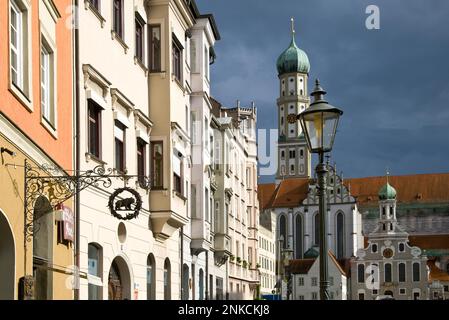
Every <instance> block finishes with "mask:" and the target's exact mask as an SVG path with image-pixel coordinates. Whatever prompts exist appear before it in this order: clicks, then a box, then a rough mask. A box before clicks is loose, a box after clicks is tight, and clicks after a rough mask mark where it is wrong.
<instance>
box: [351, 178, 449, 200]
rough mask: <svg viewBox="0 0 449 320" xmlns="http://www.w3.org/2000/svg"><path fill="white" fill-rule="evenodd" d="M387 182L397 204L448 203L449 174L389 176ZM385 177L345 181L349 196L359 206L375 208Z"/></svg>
mask: <svg viewBox="0 0 449 320" xmlns="http://www.w3.org/2000/svg"><path fill="white" fill-rule="evenodd" d="M388 181H389V183H390V185H391V186H393V187H394V188H395V189H396V191H397V200H398V203H438V202H440V203H441V202H449V173H436V174H415V175H405V176H390V177H389V178H388ZM385 182H386V178H385V177H367V178H354V179H345V181H344V183H345V185H346V186H347V187H349V188H350V192H351V195H352V196H354V197H356V198H357V203H358V204H359V205H361V206H370V205H373V206H377V204H378V201H379V197H378V192H379V190H380V188H381V187H382V186H383V185H385Z"/></svg>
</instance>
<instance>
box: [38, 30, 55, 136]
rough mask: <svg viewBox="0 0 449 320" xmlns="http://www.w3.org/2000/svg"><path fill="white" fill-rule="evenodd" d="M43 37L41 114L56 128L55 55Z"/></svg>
mask: <svg viewBox="0 0 449 320" xmlns="http://www.w3.org/2000/svg"><path fill="white" fill-rule="evenodd" d="M41 37H42V41H41V112H42V117H43V118H44V119H45V121H46V122H47V123H48V124H50V125H51V127H52V128H55V127H56V118H55V99H54V97H55V91H54V83H55V79H54V74H55V71H54V70H55V68H54V53H53V51H52V49H51V48H50V46H49V45H48V43H47V42H46V41H45V39H44V38H43V36H41Z"/></svg>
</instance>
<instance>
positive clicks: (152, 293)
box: [147, 253, 156, 300]
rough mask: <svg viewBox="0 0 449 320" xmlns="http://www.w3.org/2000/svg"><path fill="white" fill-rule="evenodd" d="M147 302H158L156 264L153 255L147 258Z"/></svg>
mask: <svg viewBox="0 0 449 320" xmlns="http://www.w3.org/2000/svg"><path fill="white" fill-rule="evenodd" d="M147 300H156V262H155V259H154V256H153V254H151V253H150V254H149V255H148V258H147Z"/></svg>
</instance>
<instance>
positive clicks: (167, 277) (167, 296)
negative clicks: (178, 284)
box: [164, 258, 171, 300]
mask: <svg viewBox="0 0 449 320" xmlns="http://www.w3.org/2000/svg"><path fill="white" fill-rule="evenodd" d="M164 300H171V266H170V260H169V259H168V258H166V259H165V262H164Z"/></svg>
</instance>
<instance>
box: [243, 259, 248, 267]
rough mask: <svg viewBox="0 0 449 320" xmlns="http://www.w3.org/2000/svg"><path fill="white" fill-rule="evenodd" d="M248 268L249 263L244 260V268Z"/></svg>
mask: <svg viewBox="0 0 449 320" xmlns="http://www.w3.org/2000/svg"><path fill="white" fill-rule="evenodd" d="M247 266H248V262H247V261H246V260H243V268H246V267H247Z"/></svg>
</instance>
